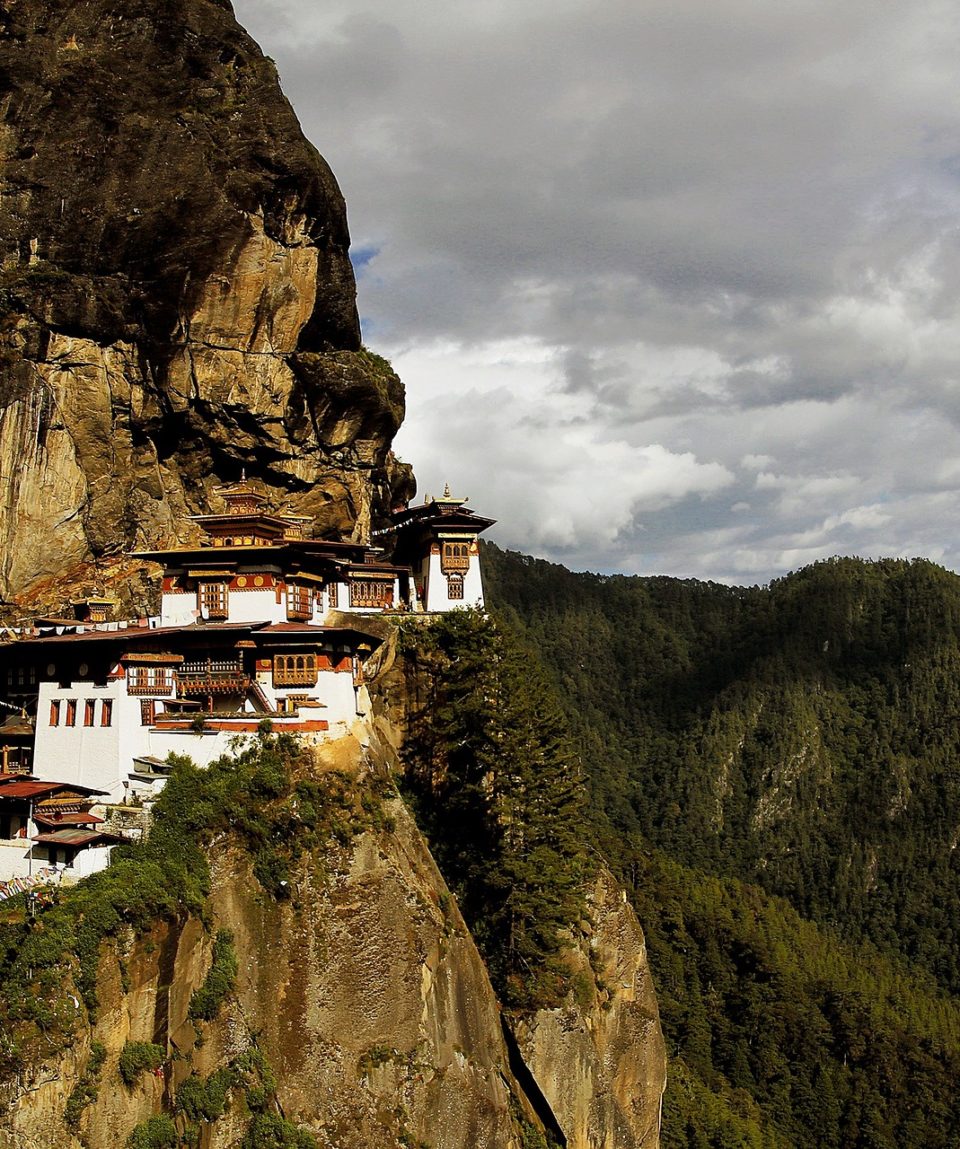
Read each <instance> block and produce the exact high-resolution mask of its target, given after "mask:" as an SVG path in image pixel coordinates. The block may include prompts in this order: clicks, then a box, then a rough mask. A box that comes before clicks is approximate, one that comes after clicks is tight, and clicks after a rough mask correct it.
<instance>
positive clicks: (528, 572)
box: [484, 546, 960, 1149]
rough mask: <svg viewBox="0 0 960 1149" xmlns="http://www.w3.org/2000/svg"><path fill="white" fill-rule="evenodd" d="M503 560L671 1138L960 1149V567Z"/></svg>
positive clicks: (506, 607)
mask: <svg viewBox="0 0 960 1149" xmlns="http://www.w3.org/2000/svg"><path fill="white" fill-rule="evenodd" d="M484 562H485V572H486V576H487V577H486V581H487V593H488V600H489V602H490V603H491V604H492V605H493V606H494V607H495V609H496V610H497V612H498V614H499V617H500V618H501V620H502V624H503V625H506V626H508V627H509V628H511V629H512V630H513V631H515V632H516V633H517V634H518V636H520V639H521V640H522V641H525V642H527V643H529V644H530V646H531V647H532V648H533V649H535V651H536V653H537V654H538V655H539V658H540V660H541V661H542V663H543V665H544V666H545V667H546V669H547V671H548V673H549V675H550V677H551V679H552V682H553V685H554V687H555V688H556V689H557V691H558V693H559V696H560V698H561V699H562V701H563V706H564V710H565V712H566V717H567V720H568V722H569V724H570V728H571V731H572V733H573V735H574V738H575V740H576V742H577V744H578V747H579V751H580V754H581V758H582V764H583V769H584V774H585V777H586V780H587V783H588V789H589V794H590V802H589V807H588V815H587V816H588V818H589V820H590V822H591V824H592V826H593V835H594V841H595V842H596V843H597V844H599V845H600V846H601V848H602V849H603V851H604V853H605V854H606V855H607V856H608V857H609V858H610V859H611V861H612V862H613V863H614V864H615V866H616V867H617V868H618V869H619V871H620V873H621V876H622V877H623V878H624V880H625V881H627V883H628V885H630V887H631V888H632V889H633V891H634V900H635V903H636V905H637V908H638V910H639V912H640V916H641V919H642V920H643V922H644V925H645V927H646V929H647V933H648V940H649V943H650V948H651V953H652V955H653V958H654V963H655V971H654V972H655V977H656V978H657V980H658V986H659V992H660V998H661V1005H662V1008H663V1013H664V1027H665V1031H666V1033H667V1037H668V1041H669V1042H670V1045H671V1052H672V1053H673V1054H674V1057H675V1060H674V1061H673V1063H672V1071H671V1087H670V1090H669V1093H668V1098H667V1108H666V1117H667V1128H666V1134H665V1143H666V1145H668V1146H676V1147H679V1146H697V1147H698V1149H700V1147H702V1146H717V1147H719V1146H724V1147H726V1146H741V1145H742V1146H777V1147H779V1146H800V1145H804V1146H806V1145H823V1146H843V1147H846V1146H851V1147H856V1146H864V1147H867V1146H871V1147H873V1146H882V1147H890V1149H893V1147H894V1146H896V1147H898V1149H899V1147H902V1146H918V1147H919V1146H936V1145H944V1146H947V1145H956V1144H957V1143H958V1137H960V1113H958V1111H957V1109H956V1107H955V1102H954V1101H953V1095H954V1093H955V1091H956V1090H955V1083H956V1081H957V1080H958V1079H960V1076H958V1073H960V1008H958V1001H957V997H956V995H957V993H958V991H960V957H958V953H957V940H958V938H960V898H958V881H957V878H958V865H960V862H958V860H957V858H956V850H955V847H956V845H957V843H958V841H960V802H958V798H960V744H958V742H960V724H958V721H957V718H958V711H960V673H958V671H960V578H957V576H955V575H953V574H951V573H949V572H947V571H945V570H943V569H941V568H939V567H937V566H935V565H934V564H931V563H928V562H921V561H916V562H903V561H892V560H891V561H883V562H863V561H859V560H852V559H837V560H833V561H830V562H825V563H820V564H817V565H815V566H812V567H809V568H807V569H805V570H802V571H799V572H797V573H795V574H791V575H789V576H787V577H785V578H783V579H780V580H777V581H776V582H774V583H772V584H771V585H770V586H769V587H765V588H758V587H753V588H731V587H725V586H720V585H716V584H705V583H699V582H694V581H684V580H677V579H668V578H639V577H622V576H600V575H591V574H573V573H571V572H569V571H567V570H565V569H564V568H562V567H560V566H557V565H554V564H550V563H546V562H542V561H539V560H534V559H530V558H527V557H525V556H522V555H517V554H512V553H509V552H503V551H500V550H498V549H497V548H495V547H492V546H488V547H487V548H486V549H485V552H484Z"/></svg>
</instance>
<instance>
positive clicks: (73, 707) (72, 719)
mask: <svg viewBox="0 0 960 1149" xmlns="http://www.w3.org/2000/svg"><path fill="white" fill-rule="evenodd" d="M76 724H77V700H76V699H75V698H68V699H67V717H66V721H65V722H64V726H76Z"/></svg>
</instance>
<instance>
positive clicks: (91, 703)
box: [83, 698, 97, 726]
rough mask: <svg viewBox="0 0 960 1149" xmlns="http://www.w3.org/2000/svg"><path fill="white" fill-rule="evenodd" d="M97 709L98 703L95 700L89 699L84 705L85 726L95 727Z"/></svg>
mask: <svg viewBox="0 0 960 1149" xmlns="http://www.w3.org/2000/svg"><path fill="white" fill-rule="evenodd" d="M96 709H97V702H96V699H94V698H88V699H87V700H86V701H85V702H84V704H83V724H84V726H92V725H93V716H94V714H95V712H96Z"/></svg>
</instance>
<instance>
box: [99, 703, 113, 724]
mask: <svg viewBox="0 0 960 1149" xmlns="http://www.w3.org/2000/svg"><path fill="white" fill-rule="evenodd" d="M100 725H101V726H112V725H113V699H112V698H104V699H103V701H102V702H101V703H100Z"/></svg>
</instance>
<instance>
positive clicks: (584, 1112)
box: [514, 869, 666, 1149]
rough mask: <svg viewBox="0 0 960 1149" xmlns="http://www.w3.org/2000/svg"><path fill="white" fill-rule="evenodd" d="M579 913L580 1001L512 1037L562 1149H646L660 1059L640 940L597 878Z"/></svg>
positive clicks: (609, 888)
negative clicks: (585, 929)
mask: <svg viewBox="0 0 960 1149" xmlns="http://www.w3.org/2000/svg"><path fill="white" fill-rule="evenodd" d="M587 904H588V912H589V914H590V916H591V919H592V922H593V924H592V927H591V929H592V933H591V937H590V943H589V951H588V952H586V953H581V954H580V959H581V970H582V974H583V975H585V976H583V977H581V978H580V979H579V983H580V984H581V985H582V987H583V993H582V994H576V995H575V997H572V998H571V1000H570V1001H569V1002H568V1003H567V1004H566V1006H565V1007H564V1008H562V1009H554V1010H541V1011H540V1012H539V1013H536V1014H533V1015H532V1016H529V1017H525V1018H522V1019H520V1020H518V1021H517V1023H516V1024H515V1026H514V1034H515V1037H516V1040H517V1044H518V1046H519V1049H520V1053H521V1054H522V1056H523V1059H524V1062H525V1064H526V1066H527V1068H528V1069H529V1070H530V1072H531V1073H532V1074H533V1077H534V1078H535V1079H536V1082H537V1085H538V1086H539V1087H540V1090H541V1091H542V1093H543V1095H544V1097H545V1098H546V1099H547V1101H548V1102H549V1104H550V1107H551V1109H552V1110H553V1114H554V1116H555V1118H556V1120H557V1123H558V1125H559V1126H560V1128H561V1129H562V1130H563V1133H564V1135H565V1137H566V1143H567V1147H568V1149H656V1146H658V1145H659V1136H660V1099H661V1097H662V1096H663V1090H664V1086H665V1084H666V1051H665V1049H664V1044H663V1035H662V1033H661V1031H660V1015H659V1011H658V1009H657V999H656V996H655V994H654V990H653V981H652V978H651V976H650V967H649V965H648V963H647V950H646V944H645V942H644V939H643V932H642V930H641V929H640V924H639V922H638V921H637V918H636V915H635V914H634V912H633V910H632V908H631V907H630V906H629V905H628V904H627V902H626V901H624V900H623V896H622V891H621V890H620V888H619V887H618V885H617V883H616V882H615V881H614V879H613V877H612V876H611V875H610V873H609V872H608V871H607V870H606V869H603V870H601V871H600V873H599V874H598V875H597V877H596V879H595V881H594V882H593V886H592V888H591V890H590V892H589V894H588V900H587ZM590 970H592V971H595V973H596V975H597V976H596V979H594V978H593V977H590V976H588V975H587V971H590ZM594 980H596V984H597V985H598V986H599V993H597V992H596V991H595V990H594V989H593V988H592V987H591V983H593V982H594Z"/></svg>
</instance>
